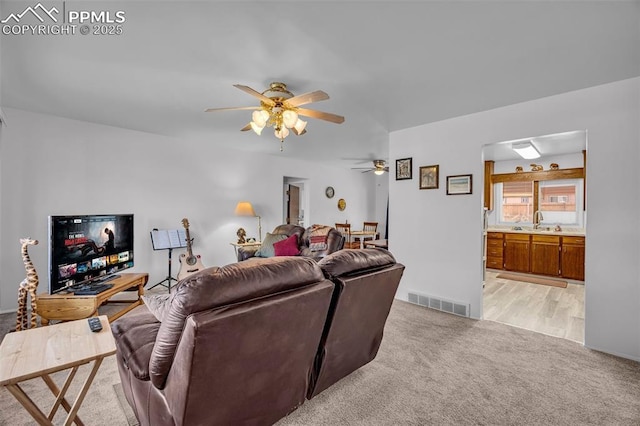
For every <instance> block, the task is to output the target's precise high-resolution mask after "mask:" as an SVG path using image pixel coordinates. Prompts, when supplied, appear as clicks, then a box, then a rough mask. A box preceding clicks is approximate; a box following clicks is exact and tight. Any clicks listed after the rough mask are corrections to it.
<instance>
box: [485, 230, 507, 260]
mask: <svg viewBox="0 0 640 426" xmlns="http://www.w3.org/2000/svg"><path fill="white" fill-rule="evenodd" d="M503 235H504V234H503V233H502V232H487V268H491V269H502V268H503V263H504V260H503V258H502V252H503V244H504V238H503Z"/></svg>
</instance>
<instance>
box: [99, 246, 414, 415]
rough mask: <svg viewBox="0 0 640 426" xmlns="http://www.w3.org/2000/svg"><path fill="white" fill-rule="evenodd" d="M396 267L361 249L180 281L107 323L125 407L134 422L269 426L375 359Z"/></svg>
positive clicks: (379, 253) (383, 254)
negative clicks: (165, 292)
mask: <svg viewBox="0 0 640 426" xmlns="http://www.w3.org/2000/svg"><path fill="white" fill-rule="evenodd" d="M403 270H404V266H402V265H400V264H397V263H396V262H395V259H394V258H393V256H392V255H391V254H390V253H389V252H387V251H386V250H379V249H365V250H341V251H338V252H336V253H333V254H331V255H328V256H326V257H325V258H324V259H323V260H321V261H320V262H316V261H314V260H312V259H310V258H306V257H303V256H296V257H273V258H268V259H254V260H252V261H251V262H239V263H235V264H231V265H227V266H224V267H221V268H218V267H213V268H208V269H206V270H204V271H201V272H199V273H196V274H194V275H191V276H189V277H187V278H185V279H184V280H182V281H180V282H179V283H178V284H177V286H176V288H175V291H174V292H173V293H172V294H171V295H165V294H161V295H158V296H154V297H153V298H149V300H148V302H149V304H148V305H143V306H139V307H137V308H136V309H134V310H132V311H131V312H129V313H128V314H126V315H125V316H123V317H121V318H120V319H119V320H117V321H116V322H114V323H113V324H112V330H113V333H114V336H115V339H116V346H117V354H116V358H117V363H118V370H119V373H120V378H121V381H122V385H123V388H124V393H125V396H126V398H127V401H128V402H129V404H130V405H131V407H132V408H133V410H134V412H135V414H136V417H137V418H138V420H139V421H140V423H141V424H142V425H245V424H251V425H270V424H273V423H275V422H276V421H278V420H279V419H280V418H282V417H284V416H286V415H287V414H288V413H290V412H291V411H293V410H295V409H296V408H297V407H298V406H300V405H301V404H302V403H303V402H304V400H305V398H309V399H310V398H312V397H314V396H315V395H317V394H318V393H320V392H322V390H324V389H326V388H327V387H329V386H331V384H333V383H335V382H336V381H338V380H340V379H341V378H342V377H345V376H346V375H348V374H350V373H351V372H352V371H354V370H356V369H357V368H359V367H360V366H362V365H364V364H366V363H367V362H369V361H371V360H372V359H373V358H374V357H375V355H376V353H377V351H378V347H379V345H380V341H381V339H382V331H383V328H384V323H385V321H386V318H387V315H388V313H389V310H390V307H391V303H392V301H393V296H394V294H395V291H396V289H397V287H398V283H399V281H400V277H401V275H402V271H403ZM152 311H153V313H152Z"/></svg>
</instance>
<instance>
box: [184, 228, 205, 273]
mask: <svg viewBox="0 0 640 426" xmlns="http://www.w3.org/2000/svg"><path fill="white" fill-rule="evenodd" d="M182 226H184V229H185V232H186V234H187V252H186V253H182V254H181V255H180V270H179V271H178V280H181V279H183V278H185V277H188V276H189V275H191V274H194V273H196V272H198V271H202V270H203V269H204V265H203V264H202V259H200V255H199V254H198V255H194V254H193V251H192V250H191V243H192V242H193V238H191V235H189V219H187V218H186V217H185V218H184V219H182Z"/></svg>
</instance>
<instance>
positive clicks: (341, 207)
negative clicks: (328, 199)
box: [338, 198, 347, 211]
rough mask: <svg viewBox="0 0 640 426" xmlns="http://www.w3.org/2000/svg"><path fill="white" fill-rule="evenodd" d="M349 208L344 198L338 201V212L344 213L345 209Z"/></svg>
mask: <svg viewBox="0 0 640 426" xmlns="http://www.w3.org/2000/svg"><path fill="white" fill-rule="evenodd" d="M346 208H347V202H346V201H345V199H344V198H340V199H339V200H338V210H340V211H344V209H346Z"/></svg>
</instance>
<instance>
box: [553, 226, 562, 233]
mask: <svg viewBox="0 0 640 426" xmlns="http://www.w3.org/2000/svg"><path fill="white" fill-rule="evenodd" d="M553 230H554V232H562V228H561V227H560V225H556V227H555V228H553Z"/></svg>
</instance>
